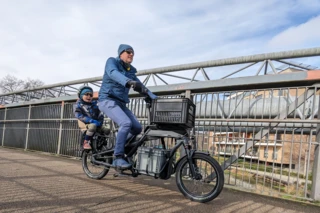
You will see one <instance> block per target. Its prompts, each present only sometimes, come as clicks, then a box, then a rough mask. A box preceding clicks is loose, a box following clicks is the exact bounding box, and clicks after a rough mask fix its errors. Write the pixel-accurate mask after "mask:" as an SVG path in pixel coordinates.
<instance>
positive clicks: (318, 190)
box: [311, 94, 320, 201]
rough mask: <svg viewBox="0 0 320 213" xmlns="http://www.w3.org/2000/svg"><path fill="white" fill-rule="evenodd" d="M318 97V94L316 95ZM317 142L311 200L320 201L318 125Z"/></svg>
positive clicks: (319, 106)
mask: <svg viewBox="0 0 320 213" xmlns="http://www.w3.org/2000/svg"><path fill="white" fill-rule="evenodd" d="M315 95H316V94H315ZM318 96H319V95H318ZM317 119H318V120H320V96H319V103H318V116H317ZM316 142H318V144H316V145H315V148H314V162H313V168H312V187H311V198H312V199H313V200H316V201H319V200H320V173H319V172H320V146H319V143H320V124H317V130H316Z"/></svg>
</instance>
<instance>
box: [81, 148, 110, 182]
mask: <svg viewBox="0 0 320 213" xmlns="http://www.w3.org/2000/svg"><path fill="white" fill-rule="evenodd" d="M91 158H92V150H87V151H84V152H83V154H82V168H83V171H84V173H86V175H87V176H88V177H89V178H92V179H102V178H104V177H105V176H106V175H107V174H108V172H109V168H105V167H104V166H100V165H96V164H95V163H93V162H92V161H91Z"/></svg>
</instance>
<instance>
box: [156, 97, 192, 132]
mask: <svg viewBox="0 0 320 213" xmlns="http://www.w3.org/2000/svg"><path fill="white" fill-rule="evenodd" d="M151 110H152V111H151V123H154V124H163V125H175V126H177V127H182V128H192V127H194V121H195V112H196V106H195V105H194V104H193V103H192V101H191V100H190V99H188V98H170V99H155V100H153V101H152V109H151Z"/></svg>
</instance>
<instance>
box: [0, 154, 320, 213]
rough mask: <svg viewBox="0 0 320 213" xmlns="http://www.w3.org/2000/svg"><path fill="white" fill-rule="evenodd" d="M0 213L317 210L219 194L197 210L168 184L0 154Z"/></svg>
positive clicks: (46, 158)
mask: <svg viewBox="0 0 320 213" xmlns="http://www.w3.org/2000/svg"><path fill="white" fill-rule="evenodd" d="M0 171H1V172H0V212H41V213H42V212H108V213H113V212H114V213H124V212H138V211H139V212H142V213H143V212H186V213H188V212H190V213H191V212H192V213H194V212H215V213H231V212H237V213H247V212H255V213H269V212H270V213H273V212H279V213H280V212H281V213H282V212H288V213H289V212H290V213H296V212H308V213H319V212H320V207H318V206H314V205H307V204H302V203H295V202H291V201H285V200H281V199H276V198H270V197H265V196H259V195H256V194H250V193H245V192H240V191H235V190H231V189H226V188H225V189H224V190H223V192H222V193H221V195H220V196H219V197H218V198H216V199H215V200H213V201H211V202H209V203H205V204H201V203H195V202H191V201H189V200H188V199H186V198H184V197H183V196H182V194H181V193H180V192H179V191H178V189H177V188H176V185H175V182H174V179H172V180H168V181H163V180H155V179H153V178H150V177H147V176H140V177H138V178H131V177H118V178H114V177H113V175H112V173H113V171H110V173H111V174H108V175H107V176H106V177H105V178H104V179H102V180H93V179H89V178H87V177H86V175H85V174H84V173H83V171H82V167H81V162H80V161H79V160H74V159H67V158H62V157H55V156H50V155H45V154H40V153H34V152H24V151H22V150H15V149H7V148H0Z"/></svg>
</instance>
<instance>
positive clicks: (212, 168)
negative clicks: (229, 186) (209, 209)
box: [176, 153, 224, 203]
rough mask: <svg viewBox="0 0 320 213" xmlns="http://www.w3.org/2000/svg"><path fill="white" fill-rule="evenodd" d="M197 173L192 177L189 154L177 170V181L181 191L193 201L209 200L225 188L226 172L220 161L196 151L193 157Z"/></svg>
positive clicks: (202, 201) (203, 201)
mask: <svg viewBox="0 0 320 213" xmlns="http://www.w3.org/2000/svg"><path fill="white" fill-rule="evenodd" d="M192 164H193V167H194V170H195V175H194V177H192V174H191V171H190V166H189V162H188V159H187V156H185V157H184V158H183V159H181V161H180V162H179V164H178V165H177V170H176V183H177V186H178V188H179V190H180V191H181V193H182V194H183V195H184V196H185V197H187V198H189V199H190V200H192V201H197V202H201V203H205V202H209V201H211V200H213V199H214V198H216V197H217V196H218V195H219V194H220V192H221V191H222V189H223V185H224V173H223V170H222V168H221V166H220V165H219V163H218V162H217V161H216V160H215V159H214V158H212V157H211V156H209V155H206V154H202V153H195V154H194V156H193V157H192Z"/></svg>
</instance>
